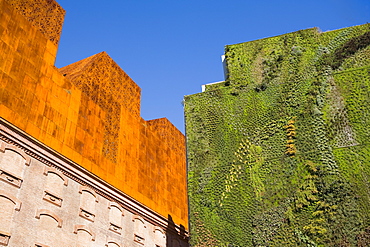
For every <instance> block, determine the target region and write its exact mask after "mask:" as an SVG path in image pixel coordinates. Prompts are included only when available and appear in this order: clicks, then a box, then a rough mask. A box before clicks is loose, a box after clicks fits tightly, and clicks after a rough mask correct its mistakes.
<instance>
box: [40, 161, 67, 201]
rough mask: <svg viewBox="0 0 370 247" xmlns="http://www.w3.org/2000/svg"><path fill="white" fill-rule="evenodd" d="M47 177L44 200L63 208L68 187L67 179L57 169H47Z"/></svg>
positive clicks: (45, 172)
mask: <svg viewBox="0 0 370 247" xmlns="http://www.w3.org/2000/svg"><path fill="white" fill-rule="evenodd" d="M44 174H45V175H46V183H45V191H44V200H46V201H48V202H51V203H53V204H55V205H57V206H62V201H63V196H64V194H63V190H64V186H67V185H68V180H67V178H66V177H65V176H64V175H63V173H61V172H60V171H58V170H56V169H55V168H51V167H45V171H44Z"/></svg>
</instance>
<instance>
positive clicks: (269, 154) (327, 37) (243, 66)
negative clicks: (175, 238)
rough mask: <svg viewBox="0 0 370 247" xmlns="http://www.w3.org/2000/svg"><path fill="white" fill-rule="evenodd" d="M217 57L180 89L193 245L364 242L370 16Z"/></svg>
mask: <svg viewBox="0 0 370 247" xmlns="http://www.w3.org/2000/svg"><path fill="white" fill-rule="evenodd" d="M225 55H226V61H227V69H228V79H227V80H226V81H225V82H223V83H218V84H212V85H209V86H207V87H206V91H205V92H203V93H199V94H195V95H190V96H186V97H185V117H186V134H187V149H188V151H187V158H188V186H189V198H190V230H191V241H192V244H193V246H197V247H201V246H225V247H226V246H228V247H231V246H234V247H235V246H279V247H280V246H370V145H369V142H370V131H369V129H370V128H369V127H370V88H369V87H370V24H365V25H362V26H355V27H349V28H345V29H340V30H335V31H330V32H324V33H320V32H319V31H318V30H317V29H307V30H302V31H298V32H294V33H289V34H285V35H281V36H277V37H272V38H267V39H262V40H256V41H252V42H247V43H242V44H236V45H229V46H227V47H226V50H225Z"/></svg>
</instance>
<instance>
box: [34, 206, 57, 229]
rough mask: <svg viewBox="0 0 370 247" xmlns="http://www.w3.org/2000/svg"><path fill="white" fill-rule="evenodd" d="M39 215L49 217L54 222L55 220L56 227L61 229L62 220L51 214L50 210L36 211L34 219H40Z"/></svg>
mask: <svg viewBox="0 0 370 247" xmlns="http://www.w3.org/2000/svg"><path fill="white" fill-rule="evenodd" d="M41 215H47V216H50V217H51V218H53V219H54V220H56V221H57V222H58V227H59V228H62V224H63V220H62V219H61V218H60V217H59V216H58V215H56V214H55V213H53V212H51V211H50V210H47V209H38V210H37V212H36V217H35V218H36V219H40V217H41Z"/></svg>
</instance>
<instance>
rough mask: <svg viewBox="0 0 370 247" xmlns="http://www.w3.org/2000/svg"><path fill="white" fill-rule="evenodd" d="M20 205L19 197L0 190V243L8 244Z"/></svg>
mask: <svg viewBox="0 0 370 247" xmlns="http://www.w3.org/2000/svg"><path fill="white" fill-rule="evenodd" d="M20 207H21V202H20V201H19V200H18V199H17V198H15V197H13V196H11V195H9V194H7V193H6V192H5V191H0V245H7V244H8V242H9V238H10V235H11V233H10V229H11V224H12V221H13V217H14V213H15V211H19V210H20Z"/></svg>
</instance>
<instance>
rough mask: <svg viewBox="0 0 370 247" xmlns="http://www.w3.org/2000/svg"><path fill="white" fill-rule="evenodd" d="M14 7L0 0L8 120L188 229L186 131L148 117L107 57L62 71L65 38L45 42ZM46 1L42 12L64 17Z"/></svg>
mask: <svg viewBox="0 0 370 247" xmlns="http://www.w3.org/2000/svg"><path fill="white" fill-rule="evenodd" d="M14 2H17V1H9V2H8V1H5V0H2V1H1V0H0V8H1V11H2V14H1V15H0V33H2V35H1V36H0V116H1V117H2V118H4V119H6V120H7V121H9V122H11V123H12V124H14V125H15V126H17V127H18V128H20V129H22V130H24V131H26V132H27V133H28V134H29V135H31V136H33V137H34V138H36V139H37V140H39V141H41V142H42V143H44V144H46V145H48V146H49V147H51V148H52V149H54V150H56V151H58V152H60V153H61V154H63V155H64V156H66V157H67V158H69V159H71V160H73V161H74V162H76V163H77V164H80V165H81V166H82V167H84V168H85V169H87V170H89V171H91V172H92V173H94V174H96V175H97V176H99V177H100V178H102V179H104V180H105V181H107V182H109V183H110V184H112V185H113V186H115V187H116V188H118V189H120V190H121V191H123V192H124V193H126V194H128V195H129V196H131V197H133V198H134V199H136V200H137V201H139V202H141V203H143V204H144V205H146V206H148V207H149V208H151V209H153V210H154V211H156V212H158V213H160V214H161V215H163V216H164V217H166V218H167V217H168V216H169V215H170V216H171V217H172V219H173V221H174V222H175V223H176V224H182V225H184V226H185V227H187V224H188V222H187V212H188V209H187V194H186V169H185V137H184V136H183V135H182V133H181V132H180V131H178V130H177V129H176V128H175V127H174V126H173V125H172V124H171V123H170V122H169V121H168V120H167V119H157V120H151V121H145V120H144V119H142V118H141V117H140V88H139V87H138V86H137V85H136V84H135V82H134V81H133V80H132V79H131V78H130V77H129V76H128V75H127V74H126V73H125V72H124V71H123V70H122V69H121V68H120V67H119V66H118V65H117V64H116V63H115V62H114V61H113V60H112V59H111V58H110V57H109V56H108V55H107V54H106V53H104V52H103V53H99V54H96V55H94V56H91V57H89V58H86V59H83V60H81V61H79V62H76V63H74V64H71V65H69V66H66V67H64V68H62V69H57V68H56V67H54V61H55V54H56V51H57V46H56V45H55V43H54V41H55V40H58V39H59V33H60V32H56V33H55V34H56V35H57V36H58V37H55V39H50V38H49V37H47V36H45V35H44V34H43V33H41V32H40V31H39V27H38V26H35V25H34V24H33V23H32V22H29V21H28V20H27V19H26V18H24V15H23V13H22V11H17V10H15V9H14V6H12V5H11V3H13V4H14ZM29 2H30V3H29V4H30V5H29V6H31V7H30V8H33V7H32V6H35V5H33V4H31V2H32V3H35V4H38V3H40V2H41V3H44V2H43V1H40V2H39V1H36V0H35V1H29ZM46 2H47V3H50V6H46V7H45V6H44V7H43V5H41V6H40V8H44V9H45V8H46V9H48V8H52V9H56V10H55V11H57V10H58V11H62V10H61V8H60V7H59V6H55V2H54V1H45V3H46ZM22 6H23V5H22ZM26 6H28V5H27V4H26ZM15 7H16V6H15ZM16 8H17V7H16ZM26 9H27V8H26ZM27 10H28V9H27ZM39 11H40V12H39V13H44V12H43V11H44V10H39ZM26 12H27V11H26ZM38 18H40V20H41V19H42V16H41V14H40V17H38ZM57 19H58V18H57ZM58 20H59V19H58ZM43 25H46V24H45V23H44V24H43ZM53 25H54V24H53ZM60 27H61V23H60ZM45 30H49V29H48V28H46V29H45Z"/></svg>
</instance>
